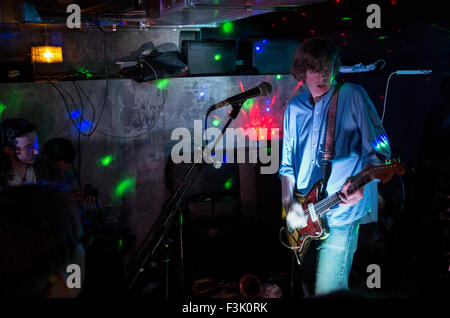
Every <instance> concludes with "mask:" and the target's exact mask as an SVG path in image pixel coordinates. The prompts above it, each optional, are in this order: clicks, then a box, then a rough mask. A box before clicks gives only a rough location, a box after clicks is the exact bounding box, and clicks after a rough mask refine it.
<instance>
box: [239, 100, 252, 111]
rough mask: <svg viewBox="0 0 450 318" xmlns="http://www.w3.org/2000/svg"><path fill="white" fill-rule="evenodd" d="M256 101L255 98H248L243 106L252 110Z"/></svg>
mask: <svg viewBox="0 0 450 318" xmlns="http://www.w3.org/2000/svg"><path fill="white" fill-rule="evenodd" d="M253 103H254V100H253V98H250V99H247V100H246V101H245V102H244V104H243V105H242V108H244V109H245V110H250V108H252V106H253Z"/></svg>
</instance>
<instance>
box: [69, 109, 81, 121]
mask: <svg viewBox="0 0 450 318" xmlns="http://www.w3.org/2000/svg"><path fill="white" fill-rule="evenodd" d="M80 116H81V111H80V110H78V109H77V110H74V111H72V112H71V113H70V117H72V119H77V118H78V117H80Z"/></svg>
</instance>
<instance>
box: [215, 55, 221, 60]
mask: <svg viewBox="0 0 450 318" xmlns="http://www.w3.org/2000/svg"><path fill="white" fill-rule="evenodd" d="M221 58H222V55H220V54H216V55H214V59H215V60H216V61H219V60H220V59H221Z"/></svg>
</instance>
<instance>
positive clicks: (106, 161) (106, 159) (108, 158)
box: [100, 155, 114, 167]
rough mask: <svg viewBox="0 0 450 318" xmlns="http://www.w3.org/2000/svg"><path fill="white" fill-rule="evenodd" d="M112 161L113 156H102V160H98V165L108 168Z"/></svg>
mask: <svg viewBox="0 0 450 318" xmlns="http://www.w3.org/2000/svg"><path fill="white" fill-rule="evenodd" d="M113 159H114V156H112V155H107V156H104V157H103V158H102V159H100V163H101V165H102V166H103V167H107V166H109V164H110V163H111V161H112V160H113Z"/></svg>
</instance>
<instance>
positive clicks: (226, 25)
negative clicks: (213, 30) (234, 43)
mask: <svg viewBox="0 0 450 318" xmlns="http://www.w3.org/2000/svg"><path fill="white" fill-rule="evenodd" d="M233 29H234V25H233V22H225V23H224V24H223V25H222V30H223V32H225V33H226V34H230V33H231V32H233Z"/></svg>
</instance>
